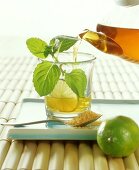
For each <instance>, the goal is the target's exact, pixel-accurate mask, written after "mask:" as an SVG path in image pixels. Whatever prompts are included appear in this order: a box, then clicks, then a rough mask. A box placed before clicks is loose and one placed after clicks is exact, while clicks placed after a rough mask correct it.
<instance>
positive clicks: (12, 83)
mask: <svg viewBox="0 0 139 170" xmlns="http://www.w3.org/2000/svg"><path fill="white" fill-rule="evenodd" d="M17 83H18V80H13V79H11V81H9V83H8V85H7V87H6V89H8V90H15V87H16V85H17Z"/></svg>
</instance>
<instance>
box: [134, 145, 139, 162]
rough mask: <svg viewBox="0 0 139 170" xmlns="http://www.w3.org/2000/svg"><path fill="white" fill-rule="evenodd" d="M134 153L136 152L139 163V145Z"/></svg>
mask: <svg viewBox="0 0 139 170" xmlns="http://www.w3.org/2000/svg"><path fill="white" fill-rule="evenodd" d="M134 153H135V157H136V160H137V162H138V165H139V147H138V148H137V149H136V151H135V152H134Z"/></svg>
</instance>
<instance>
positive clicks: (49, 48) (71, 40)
mask: <svg viewBox="0 0 139 170" xmlns="http://www.w3.org/2000/svg"><path fill="white" fill-rule="evenodd" d="M77 41H78V38H76V37H70V36H64V35H62V36H57V37H54V38H53V39H52V40H50V43H49V45H48V44H47V43H46V42H45V41H43V40H41V39H39V38H29V39H28V40H27V41H26V44H27V47H28V49H29V50H30V52H31V53H32V54H33V55H35V56H36V57H38V58H42V59H43V58H46V57H47V56H48V55H52V56H53V57H54V55H55V54H56V53H57V52H58V53H59V52H63V51H66V50H68V49H69V48H70V47H72V46H73V45H74V44H75V43H76V42H77Z"/></svg>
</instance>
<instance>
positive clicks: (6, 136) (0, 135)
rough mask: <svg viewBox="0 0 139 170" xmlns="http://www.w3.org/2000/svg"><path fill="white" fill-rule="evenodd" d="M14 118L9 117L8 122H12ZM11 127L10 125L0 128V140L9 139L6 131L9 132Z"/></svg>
mask: <svg viewBox="0 0 139 170" xmlns="http://www.w3.org/2000/svg"><path fill="white" fill-rule="evenodd" d="M14 121H15V120H14V119H11V120H10V121H9V123H13V122H14ZM10 128H11V127H10V126H5V127H4V128H3V130H2V132H1V134H0V139H1V140H8V141H10V139H8V132H9V129H10Z"/></svg>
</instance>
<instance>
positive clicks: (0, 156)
mask: <svg viewBox="0 0 139 170" xmlns="http://www.w3.org/2000/svg"><path fill="white" fill-rule="evenodd" d="M10 145H11V143H10V142H9V141H6V140H0V169H1V167H2V164H3V162H4V160H5V157H6V155H7V153H8V150H9V148H10Z"/></svg>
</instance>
